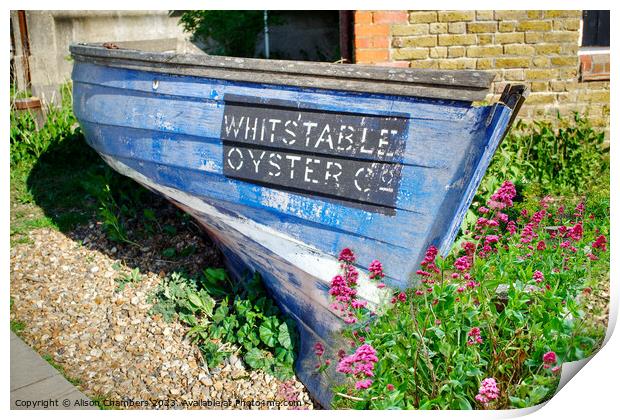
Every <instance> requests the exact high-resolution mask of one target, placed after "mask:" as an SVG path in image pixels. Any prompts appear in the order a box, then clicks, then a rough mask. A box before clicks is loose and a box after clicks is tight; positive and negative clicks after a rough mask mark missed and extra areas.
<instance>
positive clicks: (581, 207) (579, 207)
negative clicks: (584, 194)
mask: <svg viewBox="0 0 620 420" xmlns="http://www.w3.org/2000/svg"><path fill="white" fill-rule="evenodd" d="M585 208H586V206H585V205H584V203H583V201H582V202H580V203H579V204H577V206H576V207H575V213H574V214H573V216H575V217H583V212H584V210H585Z"/></svg>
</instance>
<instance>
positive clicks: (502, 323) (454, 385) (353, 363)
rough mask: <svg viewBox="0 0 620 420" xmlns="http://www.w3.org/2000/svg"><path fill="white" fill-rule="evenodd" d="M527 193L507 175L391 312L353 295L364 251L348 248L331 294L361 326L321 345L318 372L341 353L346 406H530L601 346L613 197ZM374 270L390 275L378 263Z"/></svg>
mask: <svg viewBox="0 0 620 420" xmlns="http://www.w3.org/2000/svg"><path fill="white" fill-rule="evenodd" d="M516 194H517V192H516V189H515V187H514V185H513V184H512V183H510V182H505V183H503V184H502V186H501V187H500V188H499V190H498V191H496V192H495V193H494V194H492V196H491V197H490V199H489V200H488V202H487V203H486V206H485V207H481V208H479V209H478V215H479V219H478V220H477V222H476V224H475V227H474V228H473V229H472V232H471V233H470V235H469V236H468V237H464V238H463V239H462V241H461V242H460V243H458V244H457V245H456V246H455V248H454V249H453V252H452V254H451V255H449V256H448V257H447V258H446V259H443V258H440V257H439V256H438V251H437V249H436V248H434V247H430V248H429V250H428V252H427V254H426V257H425V259H424V261H423V263H422V264H421V267H420V270H419V271H418V273H417V275H418V277H419V285H418V286H416V287H414V288H411V289H409V290H406V291H403V292H396V293H395V294H394V295H393V297H392V298H391V300H388V301H386V302H383V304H382V305H381V306H380V309H381V310H378V309H377V308H373V309H370V308H366V306H367V305H366V303H365V302H361V301H360V300H359V298H357V297H356V294H355V293H352V292H351V290H354V289H355V287H356V286H355V285H356V279H357V271H356V269H355V268H354V266H353V265H352V264H353V262H354V261H355V257H354V255H353V253H352V252H351V251H350V250H346V251H347V252H346V253H345V251H343V253H341V261H342V264H343V272H342V274H341V275H339V276H336V277H334V279H333V280H332V288H331V289H330V294H332V295H334V296H336V298H337V301H336V303H335V304H338V305H342V306H343V307H342V309H343V311H342V313H343V314H344V316H345V320H346V319H348V321H347V322H348V323H349V325H351V327H350V328H348V329H345V330H344V333H343V334H344V338H345V340H343V341H344V342H345V343H350V344H349V346H350V347H347V345H346V344H345V345H344V347H343V348H342V349H340V350H341V352H340V354H338V355H335V354H331V355H325V354H323V353H324V351H325V349H324V347H323V345H322V343H317V347H315V349H316V352H317V356H318V357H319V364H320V365H321V366H320V367H319V368H318V369H317V370H318V371H319V372H321V371H325V370H326V369H327V368H328V364H327V363H326V361H327V360H328V359H327V357H328V356H329V357H334V358H337V363H334V364H333V365H331V366H333V368H335V369H336V371H337V372H340V373H343V374H344V375H345V377H346V378H347V379H346V380H345V381H344V383H340V384H335V387H334V391H335V400H334V403H335V405H336V406H337V407H348V408H364V409H366V408H376V409H389V408H410V409H472V408H477V409H491V408H496V409H503V408H510V407H527V406H531V405H535V404H539V403H541V402H543V401H545V400H547V399H549V398H550V397H551V396H552V395H553V393H554V392H555V389H556V387H557V384H558V381H559V373H560V369H561V364H562V363H564V362H570V361H575V360H579V359H583V358H585V357H588V356H589V355H591V354H593V353H594V352H596V351H597V350H598V349H599V347H600V345H601V344H602V341H603V338H604V335H605V325H604V324H602V323H600V322H597V321H596V320H595V319H594V316H593V313H592V311H591V310H590V309H589V308H590V306H592V304H593V302H594V300H593V299H594V296H595V295H596V294H597V293H599V292H600V291H601V290H603V289H604V288H605V284H606V283H607V282H608V278H605V276H606V275H608V269H609V253H608V249H607V243H608V239H607V235H608V234H609V207H608V202H609V201H608V197H607V198H606V197H605V196H593V197H589V199H588V200H587V201H582V200H577V201H576V202H575V201H572V200H561V199H560V200H558V199H553V198H551V197H545V198H544V199H542V200H539V199H535V198H533V197H525V199H524V200H523V201H521V202H519V203H515V202H514V199H515V198H516ZM369 272H370V274H371V276H370V277H371V278H375V280H377V281H380V279H381V278H382V277H383V267H382V266H381V264H380V263H379V262H378V261H373V263H372V264H371V266H370V267H369ZM602 273H606V274H602ZM598 276H601V277H598ZM597 277H598V278H597ZM351 296H353V297H351ZM343 302H344V303H343ZM356 308H357V309H356Z"/></svg>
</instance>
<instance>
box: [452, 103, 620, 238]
mask: <svg viewBox="0 0 620 420" xmlns="http://www.w3.org/2000/svg"><path fill="white" fill-rule="evenodd" d="M558 118H559V120H558V122H557V123H555V124H553V123H551V122H548V121H537V122H534V123H530V124H526V123H524V122H523V121H519V122H518V123H517V124H516V126H515V127H513V128H512V129H511V131H510V133H509V134H508V135H507V136H506V138H505V139H504V141H503V142H502V144H501V145H500V147H499V148H498V150H497V151H496V153H495V156H494V157H493V160H492V161H491V164H490V165H489V168H488V170H487V172H486V174H485V176H484V178H483V180H482V182H481V184H480V187H479V188H478V191H477V193H476V196H475V197H474V200H473V206H472V208H471V209H470V210H469V211H468V212H467V214H466V216H465V221H464V223H463V224H462V226H461V231H462V232H465V231H466V230H468V229H470V228H471V227H472V226H473V224H474V223H475V221H476V219H477V218H476V214H475V212H474V209H475V208H476V207H478V206H479V205H482V204H483V203H485V202H486V201H487V200H488V199H489V197H490V196H491V194H493V192H494V191H495V190H497V189H498V188H499V187H500V185H501V183H502V182H503V180H505V179H512V180H514V183H515V186H516V189H517V193H518V196H517V197H516V199H515V201H520V200H521V197H522V196H523V194H524V193H525V192H526V191H527V192H529V193H532V194H537V195H541V196H542V195H545V194H553V195H558V196H560V195H574V194H575V193H579V192H580V191H589V190H592V188H602V189H606V190H609V148H605V147H604V141H605V133H604V132H603V131H600V130H597V129H595V128H594V127H592V125H591V124H590V122H589V121H588V119H587V118H586V117H584V116H581V115H579V114H578V113H575V114H573V115H572V117H571V118H560V117H558Z"/></svg>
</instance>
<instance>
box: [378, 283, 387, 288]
mask: <svg viewBox="0 0 620 420" xmlns="http://www.w3.org/2000/svg"><path fill="white" fill-rule="evenodd" d="M383 288H385V283H379V284H377V289H383Z"/></svg>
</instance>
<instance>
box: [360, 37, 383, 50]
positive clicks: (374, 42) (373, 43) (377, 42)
mask: <svg viewBox="0 0 620 420" xmlns="http://www.w3.org/2000/svg"><path fill="white" fill-rule="evenodd" d="M389 45H390V40H389V38H388V37H386V36H370V37H355V48H356V49H359V48H362V49H368V48H388V47H389Z"/></svg>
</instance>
